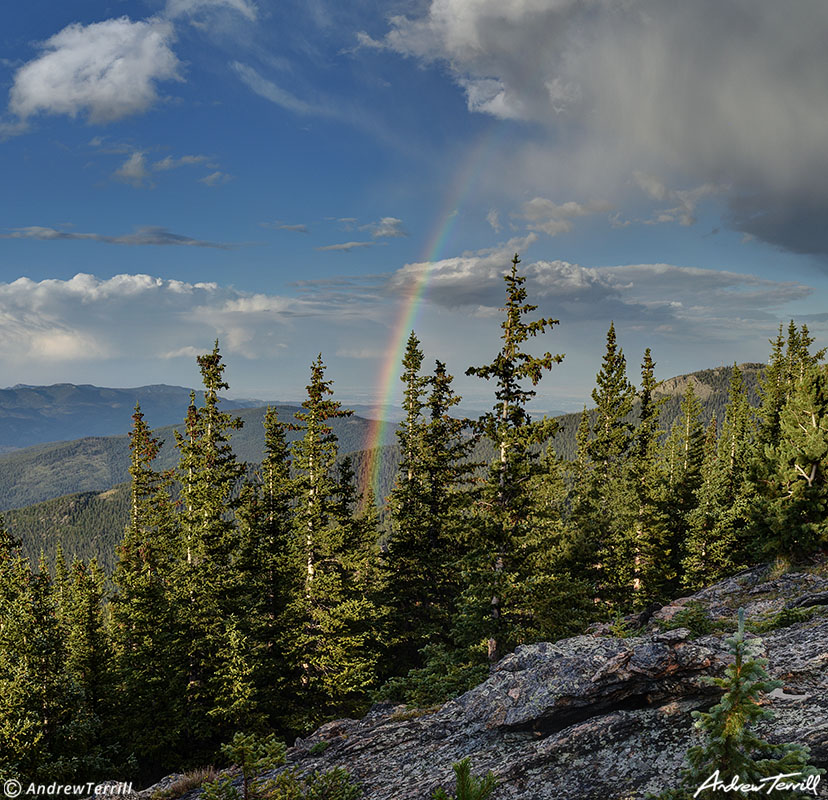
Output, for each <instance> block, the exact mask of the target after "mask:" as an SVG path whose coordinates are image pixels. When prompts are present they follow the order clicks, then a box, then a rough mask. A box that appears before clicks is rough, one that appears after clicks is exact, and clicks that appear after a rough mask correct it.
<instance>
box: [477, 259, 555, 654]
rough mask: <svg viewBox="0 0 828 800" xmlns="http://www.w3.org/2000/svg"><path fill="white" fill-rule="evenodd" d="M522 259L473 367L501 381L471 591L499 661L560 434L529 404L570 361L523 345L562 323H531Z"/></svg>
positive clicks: (517, 621) (487, 421) (489, 427)
mask: <svg viewBox="0 0 828 800" xmlns="http://www.w3.org/2000/svg"><path fill="white" fill-rule="evenodd" d="M519 263H520V259H519V258H518V256H517V254H515V257H514V258H513V259H512V269H511V271H510V272H509V273H508V274H507V275H505V276H504V280H505V282H506V305H505V308H504V311H505V319H504V320H503V322H502V323H501V329H502V331H503V335H502V337H501V339H502V341H503V345H502V347H501V349H500V351H499V352H498V353H497V355H496V356H495V358H494V360H493V361H492V362H491V363H490V364H486V365H484V366H481V367H470V368H469V369H468V370H466V374H467V375H475V376H477V377H479V378H483V379H484V380H494V381H495V383H496V389H495V398H496V403H495V406H494V408H493V409H492V411H491V412H489V413H487V414H484V415H483V416H481V417H480V419H479V422H478V428H479V430H480V432H481V433H483V434H485V435H486V436H487V437H488V438H489V439H490V440H491V441H492V442H493V443H494V445H495V447H496V448H497V451H498V457H497V458H496V459H495V460H494V461H493V462H492V464H491V467H490V469H489V473H488V477H487V480H486V484H485V487H484V490H483V497H482V498H481V501H480V503H479V505H478V508H479V509H480V511H481V512H482V513H481V514H480V515H479V532H478V535H479V538H478V541H477V543H476V544H477V546H476V548H475V551H476V552H475V554H474V557H473V560H472V584H471V585H470V586H469V588H468V590H467V592H466V609H467V613H466V615H465V616H466V618H467V630H469V631H470V632H471V631H475V632H476V633H475V635H476V636H477V637H479V636H481V635H482V636H483V637H484V639H485V640H486V645H487V653H488V659H489V661H495V660H497V659H498V658H500V656H501V655H502V654H503V653H504V652H505V651H506V650H507V649H508V648H509V647H511V646H513V645H514V644H515V643H517V642H518V641H520V640H521V638H522V632H521V629H522V628H523V627H524V623H525V618H526V613H527V612H526V609H525V606H524V603H523V597H524V591H523V587H524V583H525V581H526V580H527V579H528V578H529V575H528V569H527V568H528V564H527V556H528V553H527V552H526V549H525V548H524V543H525V537H526V534H527V530H526V526H527V521H528V518H529V514H530V508H531V506H532V498H531V496H530V493H529V491H528V478H529V477H530V475H531V474H532V473H533V471H534V470H535V469H536V467H537V457H538V453H537V448H538V446H540V445H541V444H543V443H544V442H546V441H547V440H548V439H549V438H550V437H551V436H552V435H553V434H554V431H555V422H554V420H550V419H547V418H544V419H542V420H532V418H531V417H530V415H529V412H528V411H527V409H526V405H527V403H528V402H529V401H530V400H531V399H532V397H534V396H535V394H536V392H535V390H534V389H532V388H528V387H527V386H526V384H525V382H526V381H528V382H529V383H531V385H532V386H533V387H534V386H537V384H538V383H539V382H540V380H541V378H542V377H543V374H544V372H546V371H548V370H550V369H551V368H552V365H553V364H556V363H560V362H561V361H562V360H563V356H562V355H552V354H551V353H549V352H547V353H545V354H544V355H543V356H540V357H536V356H532V355H531V354H529V353H527V352H526V351H524V350H523V349H522V346H523V345H524V343H525V342H527V341H528V340H529V339H531V338H534V337H535V336H538V335H539V334H542V333H545V332H546V330H547V329H549V328H551V327H553V326H554V325H557V324H558V320H555V319H551V318H541V319H538V320H534V321H527V320H526V316H527V315H528V314H531V313H532V312H533V311H535V310H536V309H537V306H535V305H532V304H530V303H527V302H526V297H527V292H526V289H525V287H524V283H525V282H526V278H525V277H524V276H522V275H519V274H518V270H517V267H518V264H519Z"/></svg>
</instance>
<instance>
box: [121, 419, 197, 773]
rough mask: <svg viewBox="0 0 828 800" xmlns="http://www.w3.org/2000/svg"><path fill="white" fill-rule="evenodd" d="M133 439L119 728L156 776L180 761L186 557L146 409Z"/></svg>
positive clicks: (141, 763)
mask: <svg viewBox="0 0 828 800" xmlns="http://www.w3.org/2000/svg"><path fill="white" fill-rule="evenodd" d="M129 437H130V468H129V472H130V477H131V479H132V480H131V486H130V511H129V522H128V524H127V526H126V529H125V531H124V538H123V541H122V542H121V544H120V545H119V547H118V548H117V562H116V565H115V571H114V574H113V578H112V580H113V583H114V584H115V588H116V593H115V595H114V597H113V598H112V602H111V604H110V609H111V618H112V621H111V630H112V638H113V646H114V671H115V678H114V680H115V683H116V685H117V688H118V697H119V701H118V703H117V712H118V713H117V718H118V719H117V727H116V731H117V735H118V738H119V740H120V741H121V742H122V743H123V745H124V747H125V749H126V751H127V752H131V753H134V754H135V756H136V757H137V758H138V760H139V766H140V767H141V768H142V769H145V770H146V771H147V772H149V773H153V772H154V771H155V770H157V769H164V768H170V767H174V766H176V763H175V762H176V760H177V759H180V757H181V752H180V749H179V748H180V746H181V739H182V736H183V729H184V713H185V711H184V702H185V700H184V697H185V690H186V686H187V677H188V676H187V660H186V648H185V645H184V638H185V635H184V628H183V618H182V617H183V604H182V602H181V599H180V597H179V595H178V594H177V592H176V590H175V588H174V581H175V580H176V578H177V575H178V574H179V563H180V561H181V560H182V559H183V555H182V553H181V546H180V538H179V536H180V531H179V527H178V521H177V515H176V514H175V510H174V507H173V502H172V499H171V497H170V492H171V476H170V475H169V474H165V473H159V472H156V471H155V469H154V468H153V463H154V461H155V459H156V457H157V456H158V453H159V451H160V449H161V446H162V442H161V441H160V440H159V439H158V438H157V437H155V436H153V434H152V431H151V430H150V428H149V426H148V425H147V423H146V421H145V419H144V415H143V413H142V412H141V409H140V406H136V408H135V413H134V414H133V417H132V430H131V431H130V434H129Z"/></svg>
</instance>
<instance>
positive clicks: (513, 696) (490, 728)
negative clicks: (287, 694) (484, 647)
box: [289, 569, 828, 800]
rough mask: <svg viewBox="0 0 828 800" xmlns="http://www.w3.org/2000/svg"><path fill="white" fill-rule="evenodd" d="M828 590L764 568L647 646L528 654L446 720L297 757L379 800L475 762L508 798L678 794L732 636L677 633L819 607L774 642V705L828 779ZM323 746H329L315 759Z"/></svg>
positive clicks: (655, 625) (340, 730) (657, 633)
mask: <svg viewBox="0 0 828 800" xmlns="http://www.w3.org/2000/svg"><path fill="white" fill-rule="evenodd" d="M826 590H828V577H826V574H825V573H821V572H820V571H819V570H815V571H814V572H803V573H798V574H789V575H783V576H780V577H775V578H773V577H768V575H767V570H766V569H756V570H752V571H750V572H747V573H744V574H742V575H739V576H737V577H735V578H731V579H729V580H727V581H723V582H722V583H720V584H716V585H715V586H713V587H710V588H708V589H706V590H704V591H703V592H700V593H698V594H696V595H694V596H693V597H691V598H683V599H682V600H680V601H676V602H675V603H673V604H670V606H667V607H665V608H663V609H660V610H658V611H657V612H656V613H655V614H653V615H652V616H651V617H650V620H649V621H648V622H647V627H646V630H644V631H642V632H641V634H640V635H638V636H632V637H629V638H617V637H614V636H609V635H602V634H605V633H606V632H605V631H601V630H599V631H597V632H596V633H595V634H593V635H585V636H577V637H574V638H571V639H566V640H562V641H559V642H556V643H554V644H550V643H540V644H534V645H528V646H525V647H519V648H518V649H517V651H516V652H515V653H513V654H511V655H509V656H506V658H504V659H503V660H502V661H500V662H499V663H498V664H496V665H495V666H494V667H493V668H492V672H491V674H490V676H489V678H488V680H486V681H485V682H484V683H482V684H480V685H479V686H477V687H476V688H474V689H472V690H471V691H469V692H467V693H466V694H464V695H462V696H461V697H458V698H457V699H456V700H453V701H451V702H449V703H447V704H446V705H444V706H443V707H441V708H439V709H437V710H434V711H431V712H429V711H423V712H418V711H413V710H410V709H405V708H404V707H401V706H400V707H393V706H388V705H381V706H376V707H374V709H373V710H372V711H371V713H369V714H368V715H367V716H366V717H364V718H363V719H360V720H338V721H336V722H332V723H329V724H327V725H325V726H323V727H322V728H320V729H319V730H317V731H316V732H315V733H314V734H312V735H311V736H309V737H308V738H306V739H301V740H297V742H296V745H295V746H294V747H293V748H292V749H291V750H290V751H289V758H290V760H291V761H292V762H293V763H295V765H296V766H299V767H300V768H302V769H303V770H304V769H309V770H310V769H323V770H324V769H330V768H333V767H334V766H342V767H345V768H346V769H348V770H349V771H350V772H351V774H352V776H353V777H354V778H355V779H356V780H358V781H359V782H360V783H361V784H362V786H363V787H364V789H365V797H366V798H369V799H370V800H426V798H428V797H430V794H431V791H432V790H433V789H434V788H436V787H437V786H440V785H449V784H450V783H451V775H452V772H451V765H452V763H453V762H455V761H458V760H460V759H461V758H464V757H466V756H471V757H472V761H473V769H474V771H475V772H486V771H488V770H491V771H492V772H494V773H495V775H496V776H497V777H498V779H499V788H498V790H497V792H496V794H495V797H496V798H497V800H511V799H512V798H514V799H515V800H516V799H517V798H521V799H522V800H593V799H594V800H599V799H600V800H613V799H614V798H617V799H618V800H621V798H641V797H644V796H645V794H646V793H647V792H658V791H660V790H661V789H663V788H666V787H669V786H671V785H675V780H676V776H677V775H678V774H679V772H680V770H681V767H682V761H683V758H684V753H685V752H686V750H687V747H688V746H689V745H690V744H691V743H692V741H693V724H692V723H693V721H692V718H691V716H690V712H691V711H692V710H694V709H704V708H707V707H709V706H710V705H712V704H713V703H714V702H716V701H717V697H718V696H717V694H715V689H711V688H710V687H709V686H707V685H706V684H705V683H704V682H703V681H701V680H700V677H701V676H702V675H711V674H718V673H720V672H721V671H722V670H723V669H724V666H725V665H726V663H727V661H728V654H727V652H726V648H725V644H724V634H722V633H719V634H709V635H705V636H702V637H698V638H693V634H692V633H691V631H690V630H688V629H686V628H678V629H673V630H664V629H663V628H664V627H665V626H667V625H669V624H670V622H669V621H670V620H672V619H674V618H675V617H676V615H677V613H678V612H679V611H681V610H685V611H686V610H687V609H688V608H690V607H693V608H694V609H695V610H696V611H697V612H698V611H699V610H701V611H702V612H703V614H704V615H705V616H706V617H707V618H708V619H709V620H710V622H711V623H716V622H717V621H718V622H720V623H723V624H729V623H732V620H733V617H734V612H735V609H736V608H738V607H739V606H740V605H741V606H744V607H745V608H746V609H747V611H748V618H749V619H752V620H754V621H757V620H763V619H764V620H766V621H768V620H770V621H772V620H773V615H778V614H779V612H781V611H783V610H784V609H786V608H806V607H812V608H813V609H814V614H813V616H812V617H810V618H808V619H804V620H802V621H799V622H796V623H795V624H792V625H788V626H787V627H780V628H778V629H776V630H771V631H769V632H767V633H765V634H763V636H762V643H763V646H764V648H765V651H766V654H767V657H768V659H769V667H768V669H769V671H770V672H771V674H772V675H773V676H774V677H775V678H779V679H781V680H782V681H784V686H783V687H782V688H781V690H777V691H776V692H774V693H772V694H771V695H769V696H768V697H767V698H766V702H767V705H768V706H769V707H770V708H771V709H772V710H773V711H774V712H775V718H774V719H773V720H772V721H770V722H769V723H766V724H765V727H764V728H763V730H762V733H763V735H765V736H766V737H767V738H769V739H771V740H773V741H797V742H801V743H803V744H808V745H809V746H810V747H811V752H812V763H813V764H814V765H815V766H822V767H828V608H826V607H825V605H824V603H822V602H820V601H821V597H822V593H824V592H825V591H826ZM799 602H801V603H802V605H798V604H797V603H799ZM799 616H802V615H801V614H800V615H799ZM779 619H780V621H781V622H784V621H785V620H784V618H783V617H780V618H779ZM318 742H326V743H327V745H328V746H327V747H326V748H325V749H324V752H323V753H322V754H319V755H313V754H312V752H311V748H313V746H314V745H315V744H317V743H318ZM319 749H320V748H318V747H317V748H315V749H314V752H316V751H318V750H319ZM821 788H822V789H823V790H824V789H825V785H824V783H823V786H822V787H821Z"/></svg>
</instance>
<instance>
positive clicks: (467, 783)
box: [431, 758, 497, 800]
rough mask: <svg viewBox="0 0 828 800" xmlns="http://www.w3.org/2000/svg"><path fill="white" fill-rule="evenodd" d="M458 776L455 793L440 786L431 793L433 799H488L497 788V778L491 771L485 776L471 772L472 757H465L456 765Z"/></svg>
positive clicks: (455, 770) (455, 772) (456, 774)
mask: <svg viewBox="0 0 828 800" xmlns="http://www.w3.org/2000/svg"><path fill="white" fill-rule="evenodd" d="M454 774H455V776H456V778H457V786H456V788H455V790H454V791H455V794H454V795H449V794H448V793H447V792H446V790H445V789H443V788H442V787H440V788H439V789H437V790H435V792H434V793H433V794H432V795H431V800H487V798H489V797H491V796H492V793H493V792H494V790H495V789H496V788H497V779H496V778H495V776H494V774H493V773H491V772H489V773H487V774H486V775H485V776H484V777H482V778H481V777H479V776H477V775H472V774H471V759H470V758H464V759H463V760H462V761H458V762H457V763H456V764H455V765H454Z"/></svg>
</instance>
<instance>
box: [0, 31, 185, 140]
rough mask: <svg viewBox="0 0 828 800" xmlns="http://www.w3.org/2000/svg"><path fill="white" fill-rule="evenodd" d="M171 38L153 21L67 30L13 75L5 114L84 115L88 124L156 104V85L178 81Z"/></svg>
mask: <svg viewBox="0 0 828 800" xmlns="http://www.w3.org/2000/svg"><path fill="white" fill-rule="evenodd" d="M174 39H175V33H174V30H173V26H172V24H171V23H170V22H168V21H166V20H162V19H158V18H151V19H147V20H140V21H136V22H133V21H132V20H130V19H129V18H127V17H120V18H118V19H109V20H105V21H104V22H95V23H92V24H91V25H81V24H79V23H74V24H72V25H68V26H67V27H66V28H64V29H63V30H62V31H60V32H59V33H56V34H55V35H54V36H52V37H51V38H50V39H48V40H47V41H45V42H44V43H43V44H42V45H41V50H42V54H41V55H40V56H39V57H38V58H36V59H34V60H32V61H30V62H28V63H27V64H24V65H23V66H22V67H21V68H20V69H19V70H18V71H17V72H16V73H15V76H14V83H13V85H12V88H11V92H10V94H9V110H10V111H11V112H12V113H14V114H16V115H17V116H18V117H20V118H21V119H23V120H25V119H28V118H29V117H31V116H33V115H35V114H39V113H44V114H67V115H69V116H72V117H76V116H78V115H79V114H86V116H87V118H88V121H89V122H92V123H102V122H113V121H115V120H118V119H122V118H123V117H126V116H129V115H131V114H139V113H142V112H144V111H146V110H147V109H149V108H150V107H151V106H152V105H154V104H155V103H156V102H157V101H158V93H157V84H158V83H160V82H163V81H171V80H180V79H181V76H180V73H179V67H180V64H179V61H178V59H177V58H176V56H175V54H174V53H173V51H172V49H171V45H172V43H173V41H174Z"/></svg>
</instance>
